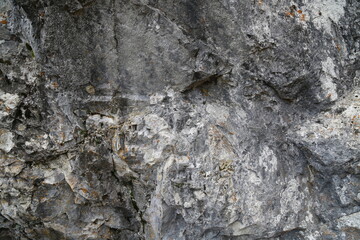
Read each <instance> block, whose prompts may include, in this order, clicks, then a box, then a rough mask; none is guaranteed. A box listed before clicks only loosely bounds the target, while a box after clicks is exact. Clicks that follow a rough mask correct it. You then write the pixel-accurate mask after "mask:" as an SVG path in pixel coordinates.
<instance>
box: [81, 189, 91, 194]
mask: <svg viewBox="0 0 360 240" xmlns="http://www.w3.org/2000/svg"><path fill="white" fill-rule="evenodd" d="M80 191H82V192H83V193H85V194H88V193H89V191H88V190H87V189H86V188H80Z"/></svg>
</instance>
